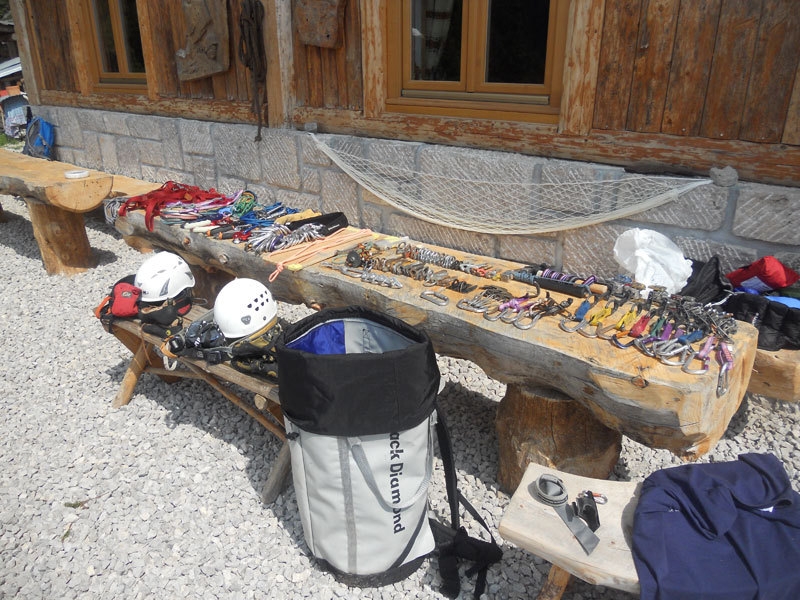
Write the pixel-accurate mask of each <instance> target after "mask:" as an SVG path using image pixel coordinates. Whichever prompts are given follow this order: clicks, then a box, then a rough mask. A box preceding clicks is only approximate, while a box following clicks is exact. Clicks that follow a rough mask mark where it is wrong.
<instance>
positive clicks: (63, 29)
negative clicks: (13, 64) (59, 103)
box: [28, 0, 79, 92]
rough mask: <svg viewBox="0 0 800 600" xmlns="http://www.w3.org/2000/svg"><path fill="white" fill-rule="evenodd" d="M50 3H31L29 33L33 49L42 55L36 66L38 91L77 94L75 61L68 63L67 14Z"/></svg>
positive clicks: (43, 0)
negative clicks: (38, 82)
mask: <svg viewBox="0 0 800 600" xmlns="http://www.w3.org/2000/svg"><path fill="white" fill-rule="evenodd" d="M59 4H60V3H57V2H53V0H30V11H29V13H28V16H29V26H28V30H29V32H30V33H31V34H32V35H33V36H34V38H35V39H34V40H32V45H34V46H35V47H36V48H39V49H41V52H44V53H45V55H44V56H42V57H40V60H39V61H38V63H37V71H38V73H37V75H38V77H39V79H40V84H39V85H40V87H44V88H46V89H52V90H61V91H65V92H78V91H79V85H78V77H77V74H76V72H75V67H74V64H75V61H73V60H71V50H70V45H69V39H70V31H69V24H68V21H67V12H66V11H65V10H64V7H63V6H60V5H59Z"/></svg>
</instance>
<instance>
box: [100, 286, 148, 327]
mask: <svg viewBox="0 0 800 600" xmlns="http://www.w3.org/2000/svg"><path fill="white" fill-rule="evenodd" d="M134 277H135V275H128V276H127V277H123V278H122V279H120V280H119V281H118V282H117V283H115V284H114V285H113V286H112V288H111V293H109V294H108V296H106V297H105V298H103V300H102V301H101V302H100V304H98V305H97V308H95V309H94V316H95V317H97V318H98V319H100V321H101V322H102V323H103V324H104V325H105V326H106V328H107V329H108V330H109V331H111V323H112V321H113V320H114V319H129V318H132V317H138V316H139V300H140V299H141V297H142V290H141V289H140V288H138V287H136V286H135V285H133V280H134Z"/></svg>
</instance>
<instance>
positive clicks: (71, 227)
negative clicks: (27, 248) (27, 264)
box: [25, 198, 97, 275]
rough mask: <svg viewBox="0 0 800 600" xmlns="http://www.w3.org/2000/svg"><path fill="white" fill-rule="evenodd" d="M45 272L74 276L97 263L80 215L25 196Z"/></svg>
mask: <svg viewBox="0 0 800 600" xmlns="http://www.w3.org/2000/svg"><path fill="white" fill-rule="evenodd" d="M25 203H26V204H27V205H28V213H29V214H30V218H31V225H33V235H34V237H35V238H36V242H37V243H38V244H39V251H40V252H41V254H42V263H43V264H44V268H45V270H46V271H47V274H48V275H74V274H76V273H81V272H83V271H86V270H87V269H91V268H93V267H95V266H97V260H96V259H95V257H94V255H93V254H92V248H91V246H90V245H89V238H88V237H87V235H86V227H85V226H84V221H83V214H81V213H76V212H70V211H66V210H63V209H61V208H58V207H56V206H51V205H49V204H43V203H41V202H38V201H36V200H33V199H31V198H25Z"/></svg>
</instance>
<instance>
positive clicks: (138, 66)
mask: <svg viewBox="0 0 800 600" xmlns="http://www.w3.org/2000/svg"><path fill="white" fill-rule="evenodd" d="M119 8H120V15H122V31H123V33H124V35H125V46H126V48H125V50H126V51H127V53H128V70H129V71H130V72H131V73H144V54H143V53H142V38H141V36H140V35H139V15H138V13H137V12H136V0H120V7H119Z"/></svg>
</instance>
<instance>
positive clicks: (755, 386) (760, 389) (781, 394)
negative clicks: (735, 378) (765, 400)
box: [747, 349, 800, 402]
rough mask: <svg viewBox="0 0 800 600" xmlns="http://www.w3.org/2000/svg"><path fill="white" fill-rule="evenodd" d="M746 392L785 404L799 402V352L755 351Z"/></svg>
mask: <svg viewBox="0 0 800 600" xmlns="http://www.w3.org/2000/svg"><path fill="white" fill-rule="evenodd" d="M747 391H748V392H751V393H753V394H761V395H762V396H767V397H769V398H775V399H776V400H783V401H785V402H800V350H785V349H784V350H777V351H773V352H770V351H768V350H758V351H756V358H755V362H754V363H753V374H752V376H751V377H750V384H749V385H748V386H747Z"/></svg>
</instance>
